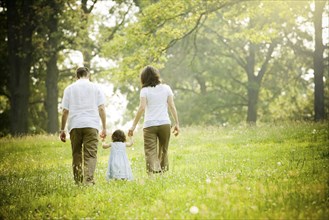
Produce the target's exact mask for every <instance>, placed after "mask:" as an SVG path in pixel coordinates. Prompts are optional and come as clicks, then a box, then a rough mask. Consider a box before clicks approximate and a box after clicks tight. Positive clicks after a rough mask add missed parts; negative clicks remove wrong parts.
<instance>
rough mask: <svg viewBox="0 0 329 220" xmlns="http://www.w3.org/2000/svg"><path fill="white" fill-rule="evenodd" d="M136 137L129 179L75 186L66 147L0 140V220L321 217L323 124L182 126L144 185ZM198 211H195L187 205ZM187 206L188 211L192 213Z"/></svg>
mask: <svg viewBox="0 0 329 220" xmlns="http://www.w3.org/2000/svg"><path fill="white" fill-rule="evenodd" d="M141 138H142V134H141V133H140V132H138V133H137V134H136V138H135V145H134V147H133V148H130V149H128V157H129V159H130V161H131V165H132V170H133V174H134V177H135V180H134V181H132V182H122V181H112V182H110V183H108V182H106V180H105V173H106V169H107V160H108V156H109V151H108V150H103V149H101V148H99V152H98V164H97V169H96V185H95V186H92V187H79V186H76V185H74V183H73V177H72V173H71V172H72V171H71V148H70V144H69V143H65V144H64V143H61V142H59V140H58V138H57V137H55V136H28V137H21V138H15V139H14V138H10V137H7V138H2V139H0V145H1V148H0V161H1V163H0V173H1V176H0V184H1V185H2V186H4V187H1V188H0V195H1V198H2V199H1V202H0V216H1V218H4V219H20V218H23V219H26V218H28V219H31V218H32V219H36V218H38V219H39V218H40V219H45V218H50V219H54V218H63V219H81V218H94V219H128V218H129V219H130V218H133V219H153V218H157V219H245V218H248V219H264V218H271V219H272V218H273V219H281V218H282V219H307V218H312V219H326V218H328V216H329V211H328V205H329V204H328V192H329V191H328V190H329V188H328V184H327V181H328V178H329V175H328V172H324V171H325V170H327V169H328V164H329V163H328V162H329V151H328V147H327V146H328V144H329V127H328V124H327V123H326V124H319V123H318V124H312V123H282V122H281V123H278V124H276V125H275V124H261V125H259V126H257V127H246V126H234V127H233V126H228V127H215V126H214V127H189V128H182V133H181V135H180V136H178V137H177V138H174V137H173V138H172V139H171V144H170V148H169V160H170V171H169V172H168V173H166V174H165V175H163V176H158V177H154V178H148V177H147V175H146V173H145V160H144V153H143V144H142V139H141ZM192 207H196V208H192ZM191 208H192V209H191Z"/></svg>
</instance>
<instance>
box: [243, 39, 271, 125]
mask: <svg viewBox="0 0 329 220" xmlns="http://www.w3.org/2000/svg"><path fill="white" fill-rule="evenodd" d="M275 47H276V42H271V44H270V45H269V48H268V50H267V54H266V57H265V60H264V62H263V63H262V66H261V68H260V70H259V71H258V72H257V75H255V65H256V61H255V59H256V57H255V51H256V46H255V45H254V44H253V43H250V45H249V55H248V57H247V59H246V60H247V65H246V67H245V70H246V72H247V75H248V86H247V89H248V113H247V123H249V124H256V122H257V105H258V100H259V90H260V87H261V83H262V80H263V77H264V75H265V73H266V70H267V66H268V63H269V61H270V60H271V59H272V54H273V51H274V48H275Z"/></svg>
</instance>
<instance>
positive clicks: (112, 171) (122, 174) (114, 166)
mask: <svg viewBox="0 0 329 220" xmlns="http://www.w3.org/2000/svg"><path fill="white" fill-rule="evenodd" d="M106 179H107V180H110V179H126V180H133V174H132V172H131V167H130V163H129V160H128V156H127V152H126V144H125V143H123V142H113V143H111V152H110V156H109V163H108V168H107V172H106Z"/></svg>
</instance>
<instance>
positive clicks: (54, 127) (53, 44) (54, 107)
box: [46, 1, 61, 133]
mask: <svg viewBox="0 0 329 220" xmlns="http://www.w3.org/2000/svg"><path fill="white" fill-rule="evenodd" d="M60 4H61V3H57V2H56V1H49V5H50V7H51V8H52V10H53V15H52V16H50V17H49V20H48V23H47V26H48V28H49V32H50V33H49V35H50V36H49V40H48V42H47V46H48V51H49V58H48V59H47V75H46V88H47V97H46V111H47V116H48V118H47V132H48V133H56V132H57V131H58V129H59V122H58V86H57V82H58V76H59V70H58V67H57V57H58V56H57V53H58V47H59V37H58V34H57V33H58V19H59V18H58V16H57V14H58V13H59V10H60V8H61V7H60Z"/></svg>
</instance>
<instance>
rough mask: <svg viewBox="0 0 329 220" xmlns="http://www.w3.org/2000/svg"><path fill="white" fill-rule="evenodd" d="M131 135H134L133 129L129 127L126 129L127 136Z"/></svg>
mask: <svg viewBox="0 0 329 220" xmlns="http://www.w3.org/2000/svg"><path fill="white" fill-rule="evenodd" d="M132 136H134V129H133V128H130V129H129V131H128V137H132Z"/></svg>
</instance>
